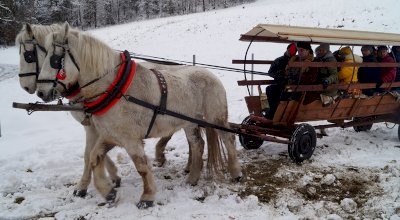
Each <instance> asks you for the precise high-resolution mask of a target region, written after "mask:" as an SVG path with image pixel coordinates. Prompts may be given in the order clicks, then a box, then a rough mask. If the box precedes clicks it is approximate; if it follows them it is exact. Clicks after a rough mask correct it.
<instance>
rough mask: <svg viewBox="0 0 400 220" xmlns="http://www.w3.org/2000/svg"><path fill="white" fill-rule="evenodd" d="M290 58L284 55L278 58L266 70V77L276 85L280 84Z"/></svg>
mask: <svg viewBox="0 0 400 220" xmlns="http://www.w3.org/2000/svg"><path fill="white" fill-rule="evenodd" d="M289 59H290V57H289V56H288V55H287V53H285V54H284V55H283V56H281V57H278V58H276V59H275V60H274V62H273V63H272V64H271V67H270V68H269V70H268V75H269V76H270V77H272V78H274V79H275V81H276V83H281V82H282V81H283V80H284V77H285V69H286V66H287V64H288V62H289Z"/></svg>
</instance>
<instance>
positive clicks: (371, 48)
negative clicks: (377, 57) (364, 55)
mask: <svg viewBox="0 0 400 220" xmlns="http://www.w3.org/2000/svg"><path fill="white" fill-rule="evenodd" d="M374 49H375V48H374V46H372V45H364V46H362V47H361V50H369V51H370V52H371V53H373V52H374Z"/></svg>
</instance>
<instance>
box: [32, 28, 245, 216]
mask: <svg viewBox="0 0 400 220" xmlns="http://www.w3.org/2000/svg"><path fill="white" fill-rule="evenodd" d="M46 49H47V50H48V54H47V56H46V58H45V61H44V64H43V66H42V69H41V73H40V75H39V80H54V82H56V83H48V84H39V85H38V92H37V94H38V96H39V97H40V98H42V99H43V100H44V101H46V102H48V101H52V100H54V99H55V98H57V97H58V96H59V95H65V93H66V90H65V89H67V90H68V89H69V88H71V87H72V86H74V85H75V84H76V83H78V84H79V85H80V86H81V95H82V96H83V97H84V98H85V101H94V99H95V98H96V97H98V96H99V95H100V96H103V95H105V94H106V93H105V92H106V91H107V89H108V88H109V86H110V84H111V83H113V82H114V79H115V78H116V76H117V73H116V72H115V70H116V67H118V66H119V65H120V64H121V55H120V53H117V52H115V51H114V50H112V49H111V48H109V47H108V46H107V45H105V44H104V43H102V42H100V41H99V40H97V39H95V38H93V37H91V36H88V35H85V34H84V33H82V32H79V33H78V34H77V35H74V34H71V33H70V31H69V25H68V23H66V24H65V25H64V28H63V29H62V30H61V31H60V32H58V33H54V34H52V35H49V36H48V37H47V39H46ZM57 60H58V61H57ZM60 62H62V63H63V65H62V66H60V65H57V63H60ZM126 65H128V64H126ZM52 67H53V68H52ZM54 68H57V69H54ZM117 69H118V68H117ZM160 72H162V75H163V76H164V77H165V81H166V83H167V85H168V101H167V109H168V110H170V111H174V112H178V113H181V114H184V115H186V116H189V117H193V118H197V119H201V120H205V121H207V122H210V123H213V124H216V125H219V126H224V127H229V123H228V121H227V118H228V108H227V100H226V92H225V89H224V87H223V86H222V83H221V82H220V81H219V80H218V78H216V77H215V76H214V75H213V74H212V73H210V72H209V71H207V70H205V69H202V68H198V67H192V66H185V67H182V68H179V69H177V70H176V71H167V70H161V71H160ZM60 75H62V76H63V77H59V76H60ZM56 77H57V78H58V79H57V80H56ZM61 83H62V84H64V86H65V88H64V86H60V85H59V84H61ZM159 90H160V88H159V83H158V80H157V78H156V77H155V75H154V74H153V73H152V72H151V71H150V70H149V69H147V68H146V67H144V66H143V65H141V64H140V63H138V64H136V68H135V75H134V79H133V82H132V83H131V85H130V86H129V87H128V88H127V91H126V93H125V95H124V96H123V97H122V98H121V100H119V101H118V102H116V103H115V105H114V106H113V107H112V108H110V109H109V110H108V111H107V112H105V113H104V114H103V115H101V116H96V115H93V116H92V118H91V121H92V123H93V125H94V126H95V127H96V130H97V131H98V134H99V138H98V139H97V141H96V144H95V147H94V149H93V150H92V152H91V155H90V161H91V164H92V166H93V169H94V171H93V174H94V183H95V187H96V188H97V190H98V191H99V192H100V193H101V195H102V196H103V197H105V198H106V200H107V201H108V202H110V203H112V202H114V201H115V198H116V191H115V190H114V189H113V188H112V185H111V183H110V182H109V181H108V179H107V178H105V174H104V160H103V159H104V153H105V152H107V150H108V149H109V147H110V146H111V145H118V146H122V147H124V148H125V149H126V151H127V152H128V154H129V155H130V157H131V159H132V160H133V162H134V164H135V166H136V169H137V171H138V172H139V174H140V175H141V177H142V180H143V187H144V190H143V194H142V195H141V198H140V201H139V203H138V204H137V206H138V207H139V208H146V207H149V206H152V205H153V202H154V197H155V192H156V188H155V184H154V179H153V175H152V172H151V168H150V166H149V163H148V160H147V157H146V155H145V152H144V149H143V148H144V144H143V139H144V137H145V134H146V131H147V128H148V125H149V122H150V119H151V118H152V115H153V111H152V110H150V109H148V108H144V107H142V106H139V105H137V104H133V103H131V102H129V101H127V100H126V98H127V97H128V96H130V97H135V98H137V99H140V100H143V101H145V102H148V103H150V104H153V105H158V104H159V100H160V97H161V94H160V92H159ZM107 93H109V91H108V92H107ZM181 128H183V129H184V131H185V132H186V137H187V139H188V142H189V144H190V147H191V151H192V167H191V170H190V174H189V177H188V178H189V179H190V178H195V179H196V180H198V178H199V176H200V171H201V167H202V157H201V155H202V153H203V150H204V141H203V140H202V137H201V134H200V129H199V127H198V126H197V125H196V124H193V123H190V122H188V121H184V120H181V119H178V118H174V117H171V116H168V115H159V116H158V117H157V119H156V120H155V123H154V127H153V129H152V130H151V132H150V135H149V136H150V137H165V136H170V135H172V134H173V133H175V132H176V131H177V130H179V129H181ZM205 130H206V132H205V133H206V137H207V143H208V149H209V152H208V154H209V161H208V168H209V169H210V170H211V171H215V170H220V169H221V167H222V166H223V164H224V160H223V155H221V153H222V152H221V151H222V150H221V149H220V147H222V146H225V148H226V150H227V155H228V171H229V172H230V174H231V177H233V178H234V179H239V178H240V177H241V175H242V173H241V168H240V164H239V161H238V159H237V152H236V148H235V144H234V142H235V139H234V135H233V134H231V133H226V132H222V131H219V130H215V129H212V128H206V129H205Z"/></svg>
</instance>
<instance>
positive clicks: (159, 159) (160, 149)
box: [154, 135, 172, 167]
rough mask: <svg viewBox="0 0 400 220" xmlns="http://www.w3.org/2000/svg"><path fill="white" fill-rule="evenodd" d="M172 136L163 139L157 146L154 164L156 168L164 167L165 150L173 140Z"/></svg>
mask: <svg viewBox="0 0 400 220" xmlns="http://www.w3.org/2000/svg"><path fill="white" fill-rule="evenodd" d="M171 137H172V135H171V136H167V137H162V138H161V139H160V140H159V141H158V142H157V144H156V155H155V156H156V161H155V162H154V164H155V166H157V167H162V166H163V165H164V163H165V161H166V159H165V154H164V150H165V147H166V146H167V143H168V141H169V140H171Z"/></svg>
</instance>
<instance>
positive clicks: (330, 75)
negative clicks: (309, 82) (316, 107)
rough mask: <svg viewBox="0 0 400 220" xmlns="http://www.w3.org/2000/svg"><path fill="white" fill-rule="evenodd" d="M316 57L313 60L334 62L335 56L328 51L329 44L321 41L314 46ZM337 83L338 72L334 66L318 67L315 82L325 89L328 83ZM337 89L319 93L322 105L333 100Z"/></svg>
mask: <svg viewBox="0 0 400 220" xmlns="http://www.w3.org/2000/svg"><path fill="white" fill-rule="evenodd" d="M315 54H316V57H315V59H314V61H315V62H336V58H335V57H334V56H333V54H332V52H331V51H330V47H329V44H326V43H323V44H321V45H319V46H318V47H317V48H315ZM337 83H339V79H338V72H337V68H336V67H319V68H318V73H317V79H316V81H315V84H322V85H323V88H324V89H326V88H327V87H328V85H330V84H337ZM336 95H337V90H336V89H332V90H326V91H324V92H322V93H321V94H320V97H321V101H322V104H323V105H324V106H326V105H329V104H331V103H333V102H334V99H335V96H336Z"/></svg>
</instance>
